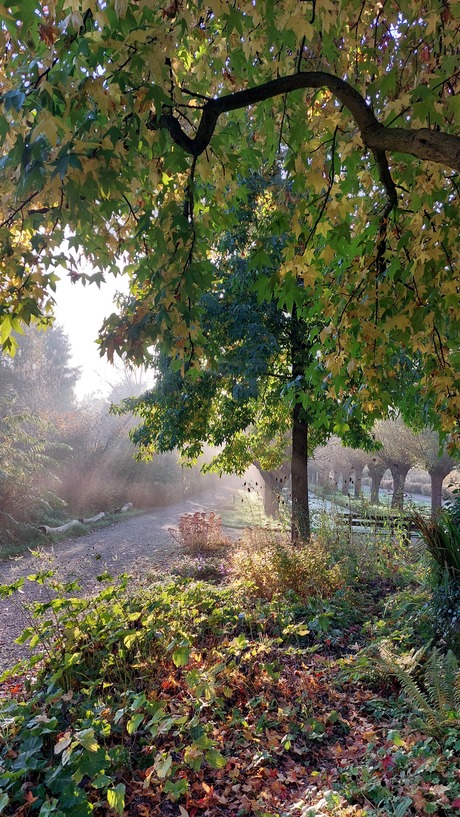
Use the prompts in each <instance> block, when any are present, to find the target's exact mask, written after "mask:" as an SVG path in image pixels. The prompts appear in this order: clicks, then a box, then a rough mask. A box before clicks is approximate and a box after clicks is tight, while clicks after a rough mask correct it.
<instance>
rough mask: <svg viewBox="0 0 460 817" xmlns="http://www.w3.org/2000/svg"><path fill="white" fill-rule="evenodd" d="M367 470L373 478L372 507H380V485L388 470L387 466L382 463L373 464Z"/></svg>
mask: <svg viewBox="0 0 460 817" xmlns="http://www.w3.org/2000/svg"><path fill="white" fill-rule="evenodd" d="M367 468H368V471H369V475H370V478H371V505H379V504H380V499H379V493H380V483H381V482H382V479H383V475H384V473H385V471H386V470H387V469H386V467H385V465H383V464H382V465H381V464H380V463H371V464H370V465H368V466H367Z"/></svg>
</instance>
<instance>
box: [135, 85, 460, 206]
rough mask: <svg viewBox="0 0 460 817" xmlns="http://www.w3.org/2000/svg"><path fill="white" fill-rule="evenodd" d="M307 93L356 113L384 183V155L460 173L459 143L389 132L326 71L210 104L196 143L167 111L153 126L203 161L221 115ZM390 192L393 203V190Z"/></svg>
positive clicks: (424, 132)
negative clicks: (328, 96) (323, 93)
mask: <svg viewBox="0 0 460 817" xmlns="http://www.w3.org/2000/svg"><path fill="white" fill-rule="evenodd" d="M302 88H315V89H320V88H327V89H328V90H329V91H331V93H332V94H333V95H334V96H335V97H336V98H337V99H338V100H339V102H340V103H341V104H342V105H343V106H344V107H345V108H347V110H348V111H350V113H351V115H352V117H353V119H354V120H355V122H356V124H357V126H358V128H359V130H360V132H361V136H362V139H363V142H364V144H365V145H366V146H367V147H368V148H370V149H371V150H372V151H373V152H374V155H375V154H377V156H379V159H378V160H377V164H378V166H379V171H380V174H381V178H382V170H383V168H382V167H381V157H382V153H385V152H387V151H388V152H390V153H407V154H410V155H411V156H416V157H417V158H418V159H423V160H427V161H430V162H437V163H438V164H442V165H445V166H446V167H451V168H453V169H454V170H458V171H460V138H459V137H457V136H452V135H450V134H447V133H441V132H439V131H432V130H429V129H428V128H419V129H417V130H410V129H406V128H390V127H386V126H385V125H382V124H381V123H380V122H379V121H378V119H377V118H376V116H375V115H374V113H373V111H372V109H371V107H370V106H369V105H368V104H367V102H366V100H365V99H364V98H363V96H361V94H360V93H359V92H358V91H357V90H356V89H355V88H353V87H352V86H351V85H350V84H349V83H348V82H345V80H343V79H340V78H339V77H336V76H335V75H334V74H329V73H327V72H326V71H299V72H298V73H295V74H291V75H289V76H287V77H278V78H277V79H273V80H270V81H269V82H265V83H263V84H262V85H257V86H256V87H254V88H248V89H246V90H244V91H236V92H235V93H231V94H225V95H224V96H222V97H217V98H216V99H212V100H209V101H207V102H206V103H205V105H204V106H203V109H202V115H201V119H200V124H199V126H198V130H197V133H196V136H194V137H193V138H192V137H190V136H189V135H188V134H187V133H186V132H185V131H184V130H183V129H182V127H181V125H180V123H179V121H178V120H177V119H176V117H175V116H174V114H173V113H172V112H167V111H166V110H163V113H162V115H161V116H160V117H155V118H153V117H152V120H151V126H152V127H153V128H166V129H167V130H168V131H169V133H170V135H171V137H172V139H173V140H174V141H175V142H176V144H177V145H179V146H180V147H181V148H183V150H185V151H186V152H187V153H189V154H190V155H191V156H194V157H197V156H200V155H201V153H203V151H204V150H206V148H207V147H208V145H209V143H210V141H211V138H212V136H213V134H214V131H215V128H216V125H217V121H218V119H219V116H221V114H224V113H228V112H230V111H235V110H239V109H241V108H247V107H248V106H250V105H255V104H256V103H257V102H263V101H264V100H267V99H272V98H273V97H276V96H280V95H282V94H287V93H289V92H290V91H296V90H299V89H302ZM384 175H385V172H384ZM382 181H384V180H383V179H382ZM384 183H385V182H384ZM385 186H386V187H387V185H385ZM387 192H388V194H389V198H391V194H390V190H389V189H388V187H387Z"/></svg>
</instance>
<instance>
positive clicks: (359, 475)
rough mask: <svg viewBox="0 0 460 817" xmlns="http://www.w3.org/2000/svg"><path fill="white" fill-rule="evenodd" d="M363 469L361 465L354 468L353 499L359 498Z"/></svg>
mask: <svg viewBox="0 0 460 817" xmlns="http://www.w3.org/2000/svg"><path fill="white" fill-rule="evenodd" d="M363 471H364V468H361V467H356V468H355V499H359V497H360V496H361V491H362V482H363Z"/></svg>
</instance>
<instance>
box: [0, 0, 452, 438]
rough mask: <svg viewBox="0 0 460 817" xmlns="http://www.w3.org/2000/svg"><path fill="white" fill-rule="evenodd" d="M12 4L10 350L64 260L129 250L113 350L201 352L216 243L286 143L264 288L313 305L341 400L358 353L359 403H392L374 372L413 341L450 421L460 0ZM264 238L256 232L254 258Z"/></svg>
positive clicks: (6, 77)
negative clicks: (274, 251) (271, 264)
mask: <svg viewBox="0 0 460 817" xmlns="http://www.w3.org/2000/svg"><path fill="white" fill-rule="evenodd" d="M1 20H2V23H1V24H2V32H3V37H4V40H5V49H4V59H3V62H2V68H1V71H2V76H1V84H2V88H3V112H2V115H1V117H0V138H1V139H2V143H3V148H2V150H3V155H2V158H1V160H0V161H1V170H2V179H1V192H2V197H1V201H2V204H1V213H2V216H1V219H0V264H1V266H0V270H1V273H2V277H3V281H4V286H3V288H2V291H1V294H0V315H1V319H2V341H3V343H4V344H5V346H6V347H7V348H8V347H9V346H10V345H11V343H12V340H11V334H10V333H11V331H12V330H14V329H16V328H17V327H18V321H20V320H22V321H25V322H28V321H30V320H31V319H33V318H35V317H40V315H43V314H45V315H46V314H48V313H49V312H50V311H51V309H52V290H53V287H54V283H55V275H56V269H57V268H58V266H59V265H60V266H61V267H63V268H64V269H66V270H67V271H68V273H69V274H70V275H71V276H72V278H74V279H77V278H81V279H83V280H84V281H88V280H93V281H99V280H100V279H101V277H102V276H103V275H104V274H106V273H108V272H112V273H114V274H116V273H117V272H118V270H119V264H120V262H121V260H122V259H123V260H124V261H126V262H127V263H128V270H129V273H130V275H131V276H132V297H131V298H130V299H129V301H127V302H126V303H125V307H124V310H123V312H122V314H121V316H119V317H116V316H113V317H112V318H111V319H110V320H108V322H107V323H106V326H105V329H104V332H103V342H104V346H105V349H106V350H107V353H108V355H109V357H112V356H113V354H114V353H115V352H120V353H126V354H129V355H130V356H132V357H133V358H134V359H137V360H143V359H144V358H145V354H146V352H148V349H149V347H151V345H152V344H154V343H159V344H160V345H162V348H163V350H168V351H169V352H170V353H172V355H173V356H174V357H175V358H176V359H178V358H179V359H180V360H181V361H182V365H183V367H184V369H187V368H189V367H190V366H191V367H199V366H200V365H201V361H202V349H203V330H202V326H201V320H200V318H201V314H200V313H201V305H202V304H201V301H200V293H201V292H203V290H205V289H206V287H208V286H209V285H210V283H211V282H212V278H213V275H214V271H215V269H214V264H213V263H212V257H211V256H210V252H209V250H210V247H211V246H212V243H213V239H214V237H215V236H216V235H218V234H219V233H220V232H221V230H222V228H223V227H225V228H228V226H229V221H231V218H232V216H231V213H232V208H231V207H230V206H229V205H230V204H231V203H232V202H233V203H235V202H239V201H241V200H244V199H245V197H246V195H247V191H246V187H245V184H244V183H242V179H243V178H245V177H248V175H249V171H250V170H251V169H254V168H255V167H260V166H262V165H265V166H271V165H272V163H273V162H274V160H275V159H276V157H282V160H283V165H284V168H285V173H286V177H287V179H288V180H289V182H290V183H291V184H292V186H293V189H294V192H296V193H299V192H301V193H302V204H301V206H299V207H298V208H297V210H296V213H295V216H294V218H292V219H289V220H288V219H287V213H288V212H289V196H290V192H289V189H287V190H286V195H285V196H284V198H283V196H280V197H279V198H278V200H277V201H276V212H277V216H278V219H279V223H280V225H281V227H280V230H281V231H284V230H286V233H287V241H286V246H285V248H284V250H283V263H282V265H281V266H280V269H279V271H278V275H277V280H276V281H274V282H272V283H271V285H270V286H271V288H272V289H273V291H275V290H277V291H279V297H280V299H281V300H282V301H284V302H285V301H286V299H287V298H291V297H293V298H294V301H295V307H296V309H297V310H298V314H299V316H300V317H301V318H302V319H309V318H310V317H311V316H312V312H313V314H318V312H319V313H320V314H321V315H322V318H323V321H324V327H323V329H322V339H323V341H324V343H325V350H324V353H323V365H324V366H325V368H326V369H327V372H328V377H327V379H326V381H325V382H326V385H327V389H328V393H329V395H330V396H331V397H332V398H334V399H339V400H340V399H346V396H347V395H346V393H345V385H344V377H343V375H344V371H345V370H346V369H347V368H348V373H350V372H351V371H356V372H358V373H360V374H362V375H363V377H362V380H363V382H364V383H365V385H363V388H362V389H361V390H360V392H359V394H357V395H356V399H359V400H360V401H361V404H362V406H363V410H364V411H367V410H370V411H374V410H376V409H377V410H378V411H380V412H381V413H382V412H384V411H385V410H386V408H387V407H388V405H389V404H390V402H391V401H390V398H389V395H388V392H387V390H386V388H385V387H384V385H383V384H382V376H384V377H387V376H388V374H389V373H391V374H394V375H395V376H396V375H397V373H398V369H399V368H400V365H401V363H400V360H401V356H400V354H399V353H400V351H401V349H406V350H410V351H413V352H418V353H420V355H421V356H422V358H423V371H422V372H421V376H420V379H419V381H418V382H417V384H416V387H414V395H413V400H415V399H416V400H417V402H418V404H419V405H421V406H422V408H423V410H425V411H428V410H432V411H433V412H434V414H435V415H436V417H437V418H438V424H439V425H440V426H442V429H443V430H452V431H455V427H456V423H457V422H458V417H459V410H460V397H459V393H458V386H459V380H460V374H459V372H460V367H459V366H458V363H459V354H460V353H459V352H458V334H459V321H460V311H459V306H458V286H459V258H458V251H457V240H458V234H459V231H460V230H459V228H460V220H459V211H458V194H459V185H458V171H459V170H460V139H459V137H458V136H457V134H458V132H459V118H460V106H459V104H458V102H459V94H458V89H459V83H460V75H459V71H458V39H457V38H458V33H459V25H460V23H459V17H458V8H457V7H456V5H455V4H454V3H452V2H450V0H442V2H441V0H427V2H426V3H424V4H423V7H422V6H420V4H419V3H416V2H414V0H401V2H399V3H398V4H390V3H384V4H383V5H382V4H374V5H367V4H365V3H364V4H363V3H362V2H361V0H350V2H347V3H343V2H341V0H327V1H326V0H313V2H311V3H310V2H298V0H286V1H285V2H283V3H279V4H274V3H271V2H268V1H267V2H265V3H264V2H261V3H256V4H254V3H253V2H248V0H245V1H244V2H242V3H239V4H237V6H235V4H230V3H226V2H223V1H222V2H219V1H218V0H217V1H216V0H210V2H209V5H204V6H203V5H202V4H195V3H193V2H191V0H173V2H172V3H170V4H169V5H166V6H165V4H164V3H162V2H161V0H146V1H145V2H142V3H139V2H138V0H108V2H107V0H72V2H70V0H55V1H54V2H45V0H27V2H18V0H14V2H9V3H8V4H7V5H6V7H4V8H3V10H2V13H1ZM224 201H225V202H226V204H227V207H225V208H222V206H221V205H222V202H224ZM233 212H236V208H233ZM287 221H288V222H289V223H288V224H287V228H286V222H287ZM264 252H265V248H264V246H263V244H261V243H260V242H258V241H257V240H254V243H253V246H252V248H251V254H250V263H251V265H252V266H253V268H255V269H258V268H259V266H260V265H261V264H263V259H264ZM80 260H81V261H85V262H87V263H88V264H89V265H91V266H92V271H91V272H88V271H87V267H84V266H82V265H81V264H79V261H80ZM299 278H300V279H302V281H303V287H302V288H296V289H295V290H293V288H292V280H294V281H297V279H299ZM291 290H292V293H291ZM406 397H407V396H406ZM295 405H299V403H296V404H295ZM404 407H405V408H406V410H407V412H408V413H410V412H409V408H410V407H409V406H408V405H407V404H405V405H404ZM402 408H403V407H402Z"/></svg>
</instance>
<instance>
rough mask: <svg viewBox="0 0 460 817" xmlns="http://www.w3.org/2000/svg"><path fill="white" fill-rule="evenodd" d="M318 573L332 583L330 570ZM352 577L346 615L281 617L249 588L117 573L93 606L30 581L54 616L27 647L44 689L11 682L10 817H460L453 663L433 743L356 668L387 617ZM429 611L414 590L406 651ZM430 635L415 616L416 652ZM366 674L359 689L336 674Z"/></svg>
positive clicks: (401, 611)
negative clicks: (132, 582)
mask: <svg viewBox="0 0 460 817" xmlns="http://www.w3.org/2000/svg"><path fill="white" fill-rule="evenodd" d="M271 536H272V540H273V534H272V535H271ZM285 550H286V549H285ZM345 551H346V544H345V545H341V552H342V555H343V556H344V554H345ZM384 553H388V551H387V550H386V551H385V549H382V558H383V554H384ZM306 557H307V554H306ZM187 558H189V557H187ZM283 558H284V562H283V569H284V568H285V567H286V565H287V561H286V559H285V557H283ZM203 561H204V562H206V563H209V562H210V561H211V562H213V563H214V562H215V561H216V560H214V559H213V558H212V557H211V559H210V560H209V559H206V560H203ZM314 561H315V557H313V558H310V567H311V564H312V562H314ZM316 564H319V566H320V567H319V569H320V573H321V577H322V576H324V573H323V562H322V561H321V556H320V557H319V558H318V557H316ZM286 570H287V568H286ZM390 572H391V571H390ZM417 573H418V565H417V566H414V577H416V576H417ZM290 575H291V578H292V579H293V580H294V581H295V579H296V577H295V575H294V571H293V570H291V574H290ZM344 577H345V578H346V580H347V581H350V582H352V584H351V586H349V587H345V588H343V589H342V590H341V591H339V592H338V593H336V594H335V595H333V596H332V598H330V599H324V598H323V599H321V598H318V597H316V598H312V597H311V596H309V597H308V598H305V599H302V598H299V595H296V594H295V593H294V592H293V591H292V589H291V590H290V591H289V592H288V593H286V595H285V596H282V595H280V594H279V593H278V594H276V595H275V596H274V597H273V599H272V600H271V601H267V600H261V599H258V598H257V597H256V596H255V595H254V585H253V584H249V585H248V584H247V583H244V582H243V583H239V585H235V584H233V585H230V586H224V587H215V586H212V585H210V584H204V583H201V582H195V581H177V580H176V581H174V582H171V581H170V580H169V579H167V580H166V581H164V580H163V581H157V583H156V584H152V580H151V577H148V583H147V582H146V585H145V588H144V589H141V588H136V589H135V590H134V592H133V588H132V587H131V586H129V585H127V583H126V580H123V581H122V582H121V585H120V584H118V583H113V582H112V581H111V580H110V579H109V577H107V575H105V576H104V575H103V576H101V577H100V579H101V581H106V582H108V584H107V585H106V586H104V585H102V588H103V589H102V590H101V592H100V593H99V594H98V595H97V596H94V597H93V598H83V597H81V596H79V595H78V594H79V592H80V591H79V588H78V585H77V584H76V583H72V584H68V585H64V586H62V585H59V583H58V582H56V581H55V579H54V578H53V576H52V575H50V574H49V573H47V572H46V571H44V572H43V573H41V574H37V575H35V576H31V577H29V580H35V581H38V582H39V583H40V587H42V588H43V591H44V592H43V598H44V599H46V600H45V601H43V602H41V603H40V604H39V605H38V606H37V607H36V610H35V615H36V616H38V618H36V620H35V621H31V626H30V628H28V630H27V631H26V632H25V634H24V636H23V637H22V638H21V641H26V640H30V641H31V643H32V645H35V647H36V648H37V649H38V650H39V651H41V652H42V653H44V655H45V664H44V665H40V664H39V665H38V666H36V667H35V675H37V674H38V677H36V679H35V680H32V682H30V685H29V688H28V689H24V683H23V681H22V680H21V675H20V673H21V671H22V670H21V667H17V668H13V670H12V671H11V673H12V674H11V675H10V680H9V681H8V684H9V690H10V695H13V698H14V697H15V698H16V700H14V699H13V700H9V699H6V700H5V699H4V700H3V701H2V704H1V716H2V717H1V720H2V734H1V738H0V755H1V767H2V768H1V773H0V806H1V807H2V808H3V813H4V814H5V815H11V816H12V815H16V814H17V813H18V811H19V812H20V813H27V812H28V811H30V813H31V814H33V813H34V812H36V813H37V814H41V817H43V815H46V814H50V815H52V817H62V815H63V814H65V815H66V817H67V815H69V817H83V816H84V815H89V814H91V813H92V814H94V815H95V817H99V815H100V816H101V817H102V815H105V814H106V813H107V812H108V810H109V809H112V811H111V813H114V812H115V813H119V814H122V813H125V814H126V815H129V817H140V816H141V815H146V814H148V813H149V812H150V813H152V812H154V811H158V812H159V813H168V811H172V810H174V811H175V812H177V813H180V814H181V815H183V817H185V813H186V814H187V815H188V817H199V815H200V814H203V815H206V814H209V813H211V814H213V815H216V817H219V815H222V817H224V815H225V817H227V816H228V817H237V814H248V815H254V817H262V815H264V816H266V815H270V817H274V816H275V815H281V814H286V815H287V814H294V813H297V811H301V813H304V814H306V815H307V814H308V813H309V810H310V809H311V811H312V813H316V814H318V813H320V814H329V813H330V814H333V815H336V817H350V815H354V817H369V815H372V817H386V816H387V815H388V814H401V815H406V814H407V815H409V814H411V813H416V814H419V815H420V817H425V815H428V814H436V813H442V814H443V815H446V817H451V815H452V817H453V816H454V815H455V813H456V810H458V806H459V804H460V781H459V780H458V775H457V773H456V766H457V764H456V760H455V759H456V756H457V755H458V752H459V751H460V742H459V739H458V728H456V721H455V718H454V717H453V714H452V717H451V715H450V709H449V707H450V704H448V703H447V701H448V699H449V696H450V697H452V696H453V695H454V692H455V683H454V684H452V683H451V682H452V680H453V678H454V676H456V675H458V667H456V665H455V662H454V660H453V658H452V657H451V656H449V657H447V658H446V657H443V656H442V655H441V654H440V653H437V654H435V655H434V656H432V657H431V658H428V662H427V663H428V666H429V667H430V668H431V670H432V671H431V675H430V672H429V673H428V674H427V676H426V680H425V688H424V689H426V691H424V689H423V688H422V687H421V686H419V687H418V688H419V693H420V695H421V696H422V700H423V701H425V702H426V703H427V705H428V707H430V711H431V710H433V711H434V712H436V719H437V720H436V723H437V726H435V733H436V738H433V736H432V725H431V722H430V723H428V724H426V726H421V722H420V721H414V719H412V718H411V719H409V722H408V717H407V704H405V703H404V701H403V700H402V698H401V697H398V688H397V686H396V685H395V684H394V683H392V682H391V683H389V681H388V671H387V672H386V679H385V680H382V678H380V680H379V679H378V678H374V680H373V681H372V683H371V684H369V683H368V682H367V681H366V677H365V673H364V664H363V665H362V669H361V670H360V669H359V664H358V661H359V656H360V654H361V653H360V652H358V661H356V659H355V660H354V661H353V660H352V656H354V655H355V654H356V652H357V650H358V651H359V650H360V647H361V646H362V645H363V643H366V640H369V638H371V639H374V637H375V633H377V634H378V632H379V622H380V619H379V620H378V621H377V622H376V623H375V625H374V624H373V622H372V619H373V617H374V616H375V615H376V614H377V615H378V616H380V615H381V610H382V605H383V602H382V601H381V600H380V599H378V600H377V603H376V600H375V599H374V597H373V595H372V593H369V592H368V590H369V589H370V588H372V580H371V581H369V584H368V586H367V588H366V587H363V585H362V583H361V582H360V583H358V584H357V585H356V584H354V583H353V580H352V578H351V576H350V574H347V573H346V572H345V574H344ZM29 580H26V579H20V580H18V582H17V583H16V584H15V587H16V589H24V584H25V583H26V582H28V581H29ZM382 587H383V585H382V586H381V587H380V589H379V590H380V591H381V589H382ZM147 588H148V589H147ZM11 592H13V588H12V587H9V588H8V587H4V588H2V595H3V596H7V597H8V596H9V595H10V594H11ZM423 606H425V607H426V592H425V593H424V594H423V593H422V594H420V589H419V591H418V596H417V594H416V593H415V592H414V588H413V586H412V587H410V588H409V589H408V590H406V591H404V592H403V593H401V592H400V593H399V594H398V596H397V598H394V599H393V601H392V600H391V599H390V600H389V601H388V603H387V605H386V607H387V609H388V611H389V615H388V627H389V628H390V630H391V632H393V633H395V634H396V638H397V639H398V634H402V633H403V630H404V628H407V627H408V622H409V619H410V618H411V616H412V617H413V616H414V615H415V614H416V613H417V607H418V608H419V609H420V610H421V609H422V607H423ZM390 607H391V609H390ZM421 620H422V619H421V618H420V617H419V618H417V620H416V618H413V631H416V634H417V637H420V635H421V627H420V622H421ZM402 638H403V640H402V643H403V644H404V645H405V646H406V647H407V649H408V650H409V651H410V649H411V645H410V640H409V638H407V639H406V638H405V636H403V637H402ZM404 639H405V640H404ZM374 651H375V645H374ZM425 651H426V645H425ZM369 654H370V653H369ZM339 656H340V661H337V657H339ZM393 659H394V660H393ZM399 660H400V659H399V658H398V661H399ZM33 661H40V656H39V655H38V656H37V658H36V659H33ZM351 662H353V664H354V668H352V669H351V671H350V669H348V679H346V673H344V672H343V670H342V671H341V672H340V673H339V672H338V664H341V665H342V667H343V666H345V667H348V668H350V667H351V666H352V663H351ZM392 662H393V664H394V663H396V659H395V658H394V657H393V656H392ZM410 663H412V664H413V663H414V656H413V655H412V656H409V664H410ZM403 666H408V663H407V661H406V662H405V663H404V665H403ZM393 670H394V667H393V666H392V667H391V671H393ZM360 672H361V674H359V673H360ZM398 672H399V670H398ZM353 673H355V676H356V677H354V675H353ZM403 674H406V670H404V673H403ZM29 676H30V670H29ZM420 677H421V676H419V678H420ZM357 681H359V682H357ZM417 684H418V685H419V684H420V681H418V682H417ZM408 689H409V687H408ZM430 690H431V692H430ZM1 691H2V693H3V694H4V692H5V687H3V689H2V690H1ZM409 692H410V689H409ZM451 693H452V695H451ZM452 701H453V702H454V704H455V699H454V697H452ZM417 723H418V731H415V732H414V728H413V727H414V726H417ZM425 728H426V729H428V731H423V730H424V729H425ZM420 729H422V731H420ZM34 798H37V799H34ZM21 809H22V811H21ZM183 812H184V814H183Z"/></svg>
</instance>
